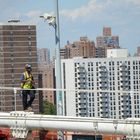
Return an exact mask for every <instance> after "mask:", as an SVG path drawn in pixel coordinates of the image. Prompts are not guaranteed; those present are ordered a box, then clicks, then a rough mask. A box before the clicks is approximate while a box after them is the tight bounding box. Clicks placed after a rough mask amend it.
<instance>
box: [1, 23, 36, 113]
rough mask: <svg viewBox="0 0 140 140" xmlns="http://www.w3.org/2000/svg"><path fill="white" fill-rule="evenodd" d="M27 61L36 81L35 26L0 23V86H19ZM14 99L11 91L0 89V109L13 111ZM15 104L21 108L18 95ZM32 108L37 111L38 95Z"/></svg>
mask: <svg viewBox="0 0 140 140" xmlns="http://www.w3.org/2000/svg"><path fill="white" fill-rule="evenodd" d="M27 63H29V64H31V65H32V72H33V75H34V79H35V82H36V83H38V74H37V68H38V67H37V48H36V26H35V25H19V24H7V25H0V79H1V80H0V86H2V87H20V76H21V74H22V73H23V71H24V68H25V67H24V66H25V64H27ZM14 99H15V97H14V92H13V91H10V90H0V110H1V111H13V110H14V106H15V102H14ZM16 105H17V110H22V101H21V97H19V96H18V97H17V102H16ZM33 108H34V110H35V112H38V95H36V99H35V101H34V104H33Z"/></svg>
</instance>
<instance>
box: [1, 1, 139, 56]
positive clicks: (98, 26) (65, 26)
mask: <svg viewBox="0 0 140 140" xmlns="http://www.w3.org/2000/svg"><path fill="white" fill-rule="evenodd" d="M54 5H55V1H54V0H53V1H49V0H47V1H45V0H42V1H41V2H40V1H39V0H38V1H35V2H34V1H33V0H28V1H24V0H21V1H18V0H14V1H12V3H10V0H5V1H2V0H1V5H0V9H1V15H0V22H1V23H7V21H8V20H11V19H19V20H21V22H22V23H27V24H29V23H31V24H35V25H37V42H38V44H37V47H38V48H51V49H52V50H53V51H54V46H55V40H54V39H55V37H54V29H53V28H52V27H49V25H48V24H47V22H44V21H43V20H41V19H40V18H39V16H40V15H42V14H43V13H46V12H48V13H51V14H54V11H55V6H54ZM59 10H60V11H59V13H60V38H61V47H64V45H65V44H66V43H67V40H69V41H70V42H74V41H77V40H79V38H80V37H81V36H87V37H88V38H89V39H90V40H93V41H94V42H96V37H97V36H100V35H102V29H103V27H106V26H107V27H111V28H112V34H113V35H118V36H119V38H120V47H122V48H127V49H128V51H129V52H130V53H131V54H132V55H133V54H134V53H135V52H136V48H137V47H138V46H140V40H139V36H140V30H138V29H139V28H140V25H139V22H140V18H138V17H140V12H139V11H140V1H139V0H124V1H123V3H122V1H121V0H116V1H112V0H100V1H97V0H82V1H81V0H76V2H75V1H74V0H71V1H65V0H61V1H59Z"/></svg>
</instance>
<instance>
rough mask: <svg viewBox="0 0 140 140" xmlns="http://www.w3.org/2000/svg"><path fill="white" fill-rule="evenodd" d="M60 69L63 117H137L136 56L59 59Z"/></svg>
mask: <svg viewBox="0 0 140 140" xmlns="http://www.w3.org/2000/svg"><path fill="white" fill-rule="evenodd" d="M61 69H62V71H63V73H62V85H63V88H64V89H68V91H64V95H63V98H64V107H63V108H64V111H65V112H64V113H65V115H69V116H83V117H84V116H91V117H101V118H117V119H121V118H128V117H136V118H139V117H140V102H139V100H140V95H139V93H138V92H139V91H140V83H139V81H140V70H139V69H140V59H139V58H138V57H127V55H126V57H123V58H122V57H121V58H119V57H116V58H113V57H110V58H98V59H97V58H94V59H93V58H87V59H83V58H73V59H63V60H62V62H61ZM70 89H71V91H70ZM73 90H76V91H73ZM78 90H79V91H78ZM80 90H83V91H80ZM85 90H86V91H85Z"/></svg>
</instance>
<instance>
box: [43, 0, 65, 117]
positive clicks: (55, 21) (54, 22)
mask: <svg viewBox="0 0 140 140" xmlns="http://www.w3.org/2000/svg"><path fill="white" fill-rule="evenodd" d="M55 6H56V7H55V16H52V15H49V14H47V13H45V14H44V15H43V16H40V18H43V19H44V20H45V21H48V24H49V25H50V26H53V28H54V29H55V45H56V65H55V66H56V68H55V76H56V89H61V88H62V83H61V82H62V80H61V59H60V28H59V8H58V0H55ZM56 105H57V115H63V98H62V91H60V90H58V91H56Z"/></svg>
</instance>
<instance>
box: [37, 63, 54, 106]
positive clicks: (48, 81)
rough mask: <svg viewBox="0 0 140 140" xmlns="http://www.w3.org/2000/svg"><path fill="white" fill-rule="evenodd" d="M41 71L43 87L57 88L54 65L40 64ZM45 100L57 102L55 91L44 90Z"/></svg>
mask: <svg viewBox="0 0 140 140" xmlns="http://www.w3.org/2000/svg"><path fill="white" fill-rule="evenodd" d="M39 73H40V74H41V75H42V88H48V89H53V88H55V79H54V77H55V76H54V65H53V64H52V63H50V64H49V65H40V67H39ZM43 100H47V101H48V102H50V103H53V104H54V103H55V91H52V90H44V91H43Z"/></svg>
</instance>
